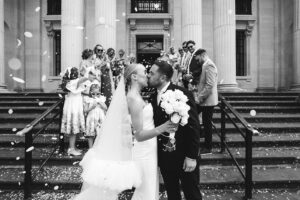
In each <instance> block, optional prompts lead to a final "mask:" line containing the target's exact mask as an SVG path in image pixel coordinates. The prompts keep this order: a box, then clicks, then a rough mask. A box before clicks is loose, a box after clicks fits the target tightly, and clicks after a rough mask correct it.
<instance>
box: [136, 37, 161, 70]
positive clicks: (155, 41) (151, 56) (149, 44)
mask: <svg viewBox="0 0 300 200" xmlns="http://www.w3.org/2000/svg"><path fill="white" fill-rule="evenodd" d="M136 41H137V42H136V45H137V48H136V49H137V62H138V63H142V64H143V65H145V66H146V67H147V66H151V65H152V64H153V63H154V61H155V60H156V59H157V58H158V57H159V56H160V51H161V50H163V35H137V36H136Z"/></svg>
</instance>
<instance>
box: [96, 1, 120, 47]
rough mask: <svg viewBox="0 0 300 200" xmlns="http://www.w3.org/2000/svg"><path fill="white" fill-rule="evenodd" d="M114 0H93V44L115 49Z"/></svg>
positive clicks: (115, 10) (115, 11)
mask: <svg viewBox="0 0 300 200" xmlns="http://www.w3.org/2000/svg"><path fill="white" fill-rule="evenodd" d="M116 6H117V4H116V0H109V1H107V0H97V1H95V44H101V45H102V46H103V47H104V48H105V49H108V48H110V47H112V48H114V49H115V50H116V16H117V15H116V13H117V7H116Z"/></svg>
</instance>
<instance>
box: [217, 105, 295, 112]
mask: <svg viewBox="0 0 300 200" xmlns="http://www.w3.org/2000/svg"><path fill="white" fill-rule="evenodd" d="M234 109H235V110H236V111H237V112H239V113H249V112H250V111H251V110H255V111H256V113H276V114H277V113H299V112H300V107H299V106H280V107H274V106H247V107H244V106H235V107H234ZM215 112H220V108H219V107H218V106H216V107H215Z"/></svg>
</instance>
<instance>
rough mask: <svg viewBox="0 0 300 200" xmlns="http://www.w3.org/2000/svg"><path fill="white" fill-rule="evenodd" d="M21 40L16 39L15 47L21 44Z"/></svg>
mask: <svg viewBox="0 0 300 200" xmlns="http://www.w3.org/2000/svg"><path fill="white" fill-rule="evenodd" d="M21 44H22V42H21V40H19V39H17V47H19V46H21Z"/></svg>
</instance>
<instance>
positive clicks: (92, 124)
mask: <svg viewBox="0 0 300 200" xmlns="http://www.w3.org/2000/svg"><path fill="white" fill-rule="evenodd" d="M83 108H84V113H85V115H86V116H87V117H86V132H85V137H86V138H87V139H88V145H89V148H92V146H93V143H94V139H95V137H96V136H97V135H98V136H100V128H101V124H102V122H103V120H104V117H105V112H106V110H107V106H106V105H105V97H104V96H102V95H101V93H100V86H99V85H98V84H92V85H91V86H90V91H89V96H88V97H87V98H85V99H84V102H83Z"/></svg>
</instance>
